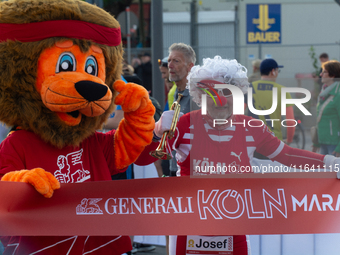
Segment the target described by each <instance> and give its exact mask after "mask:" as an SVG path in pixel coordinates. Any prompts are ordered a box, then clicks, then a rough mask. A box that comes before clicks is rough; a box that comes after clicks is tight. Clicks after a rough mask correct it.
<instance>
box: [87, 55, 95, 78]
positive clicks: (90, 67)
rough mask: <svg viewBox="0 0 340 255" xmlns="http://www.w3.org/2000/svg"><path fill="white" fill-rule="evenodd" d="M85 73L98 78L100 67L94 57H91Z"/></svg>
mask: <svg viewBox="0 0 340 255" xmlns="http://www.w3.org/2000/svg"><path fill="white" fill-rule="evenodd" d="M85 72H87V73H88V74H91V75H94V76H97V75H98V65H97V60H96V59H95V57H93V56H89V57H88V58H87V59H86V63H85Z"/></svg>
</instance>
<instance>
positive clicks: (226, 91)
mask: <svg viewBox="0 0 340 255" xmlns="http://www.w3.org/2000/svg"><path fill="white" fill-rule="evenodd" d="M197 84H198V88H200V89H202V90H203V91H205V92H206V93H207V94H210V95H212V96H213V97H217V95H220V94H222V95H223V96H224V97H230V96H231V94H232V93H231V91H230V90H229V89H226V88H225V89H215V88H213V87H212V86H210V85H209V84H205V83H203V82H197Z"/></svg>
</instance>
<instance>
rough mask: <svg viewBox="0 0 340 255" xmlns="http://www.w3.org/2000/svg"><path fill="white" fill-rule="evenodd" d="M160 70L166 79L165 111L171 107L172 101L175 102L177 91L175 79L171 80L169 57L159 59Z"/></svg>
mask: <svg viewBox="0 0 340 255" xmlns="http://www.w3.org/2000/svg"><path fill="white" fill-rule="evenodd" d="M158 65H159V71H160V72H161V74H162V78H163V79H164V84H165V88H166V90H165V91H166V95H165V98H166V100H165V107H164V111H167V110H169V109H170V107H171V105H172V103H173V102H174V95H175V91H176V88H177V86H176V83H175V82H174V81H170V80H169V69H168V58H167V57H166V58H163V59H162V60H160V59H158Z"/></svg>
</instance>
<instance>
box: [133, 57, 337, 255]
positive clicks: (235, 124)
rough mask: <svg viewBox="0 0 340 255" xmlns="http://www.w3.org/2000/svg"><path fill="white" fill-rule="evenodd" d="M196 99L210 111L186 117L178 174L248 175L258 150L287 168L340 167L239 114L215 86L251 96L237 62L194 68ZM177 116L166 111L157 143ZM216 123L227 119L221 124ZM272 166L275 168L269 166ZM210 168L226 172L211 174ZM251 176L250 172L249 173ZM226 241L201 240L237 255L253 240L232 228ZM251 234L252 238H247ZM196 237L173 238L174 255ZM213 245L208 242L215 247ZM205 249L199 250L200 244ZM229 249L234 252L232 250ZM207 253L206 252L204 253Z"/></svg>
mask: <svg viewBox="0 0 340 255" xmlns="http://www.w3.org/2000/svg"><path fill="white" fill-rule="evenodd" d="M187 79H188V85H189V90H190V95H191V96H192V98H193V100H194V101H195V102H196V103H197V104H199V105H200V106H201V104H202V98H203V95H204V97H206V112H207V114H202V111H201V110H197V111H192V112H190V113H188V114H185V115H183V116H182V117H180V119H179V121H178V125H177V128H176V132H175V135H174V138H173V139H169V145H170V146H171V147H173V148H175V149H176V151H177V154H176V159H177V163H178V165H179V166H180V169H179V171H178V175H180V176H187V175H207V174H232V173H239V174H241V173H247V171H248V170H246V169H250V170H251V161H252V159H253V153H254V150H255V149H256V150H258V151H259V152H260V153H262V154H263V155H266V156H267V157H268V158H270V159H271V160H273V161H274V160H276V161H278V162H280V163H282V164H285V165H288V166H290V165H296V166H300V165H303V166H305V165H308V166H312V165H313V166H314V167H315V169H318V167H320V168H323V165H326V166H329V165H331V166H332V167H333V168H332V169H334V165H335V163H340V159H339V158H335V157H334V156H330V155H328V156H324V155H320V154H317V153H313V152H310V151H305V150H300V149H296V148H291V147H289V146H288V145H286V144H284V143H283V142H282V141H280V140H279V139H278V138H277V137H275V136H274V135H273V133H272V132H271V131H270V130H269V129H268V127H267V126H266V125H264V124H262V125H260V124H261V120H257V119H253V118H251V117H249V116H245V115H234V114H233V100H234V99H235V100H236V99H239V100H242V102H243V98H236V97H235V94H234V95H233V94H232V92H231V90H229V89H227V88H216V87H215V84H229V85H235V86H237V87H238V88H239V89H240V90H241V91H242V92H243V93H246V92H247V89H248V86H249V83H248V80H247V69H246V68H245V67H244V66H242V65H241V64H239V63H238V62H237V61H236V60H227V59H222V58H221V57H220V56H216V57H215V58H214V59H210V58H207V59H204V60H203V65H202V66H194V67H193V68H192V69H191V71H190V73H189V75H188V77H187ZM172 117H173V111H167V112H164V113H163V114H162V116H161V118H160V120H159V121H158V122H157V123H156V127H155V130H154V133H155V137H154V138H157V137H159V136H161V134H163V132H165V131H167V130H169V129H170V125H171V122H172ZM215 119H223V120H224V121H222V122H221V124H217V123H216V122H215V121H214V120H215ZM157 146H158V142H156V141H155V142H153V143H151V144H150V145H149V146H147V148H146V149H145V150H144V152H143V153H142V155H141V156H140V157H139V158H138V160H137V161H136V162H135V163H136V164H137V165H145V164H149V162H153V161H155V160H156V159H155V158H153V157H151V156H149V152H150V151H153V150H155V149H156V147H157ZM268 162H269V164H270V163H271V162H270V161H268ZM207 166H210V167H211V166H214V168H213V169H218V167H219V169H222V170H223V171H220V172H218V171H214V172H209V171H207ZM248 172H249V171H248ZM226 234H227V235H225V236H213V237H212V236H209V237H207V236H200V237H199V239H197V240H203V241H202V242H205V241H208V239H209V240H210V241H211V240H212V241H214V242H215V243H217V242H223V240H233V245H232V248H231V249H232V252H233V253H232V254H233V255H246V254H248V248H249V245H248V241H247V237H246V236H245V235H238V236H232V235H230V233H228V230H227V229H226ZM228 234H229V235H228ZM245 234H246V233H245ZM192 240H193V239H192V237H190V238H187V236H174V237H171V238H170V255H175V254H176V255H185V254H187V253H186V251H187V250H190V245H191V246H192ZM210 241H208V242H210ZM198 246H199V245H198ZM230 247H231V246H228V247H225V249H219V250H218V251H219V252H222V251H223V252H226V253H227V252H230V251H231V250H230ZM228 248H229V249H228ZM203 250H204V248H203V247H202V252H203Z"/></svg>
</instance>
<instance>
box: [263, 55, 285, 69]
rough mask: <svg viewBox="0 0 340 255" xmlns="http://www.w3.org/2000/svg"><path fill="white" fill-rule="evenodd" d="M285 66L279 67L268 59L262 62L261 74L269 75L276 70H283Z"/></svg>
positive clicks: (272, 60)
mask: <svg viewBox="0 0 340 255" xmlns="http://www.w3.org/2000/svg"><path fill="white" fill-rule="evenodd" d="M282 67H283V66H279V65H278V64H277V62H276V61H275V60H274V59H272V58H267V59H264V60H262V62H261V65H260V72H261V73H267V72H270V71H271V70H273V69H276V68H282Z"/></svg>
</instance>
